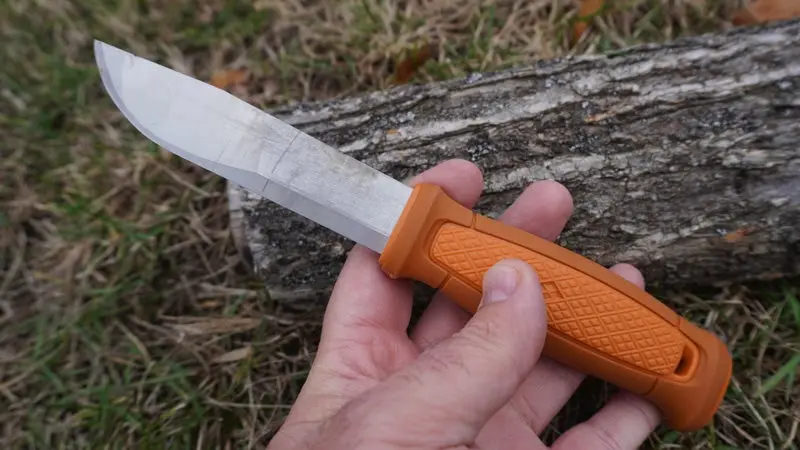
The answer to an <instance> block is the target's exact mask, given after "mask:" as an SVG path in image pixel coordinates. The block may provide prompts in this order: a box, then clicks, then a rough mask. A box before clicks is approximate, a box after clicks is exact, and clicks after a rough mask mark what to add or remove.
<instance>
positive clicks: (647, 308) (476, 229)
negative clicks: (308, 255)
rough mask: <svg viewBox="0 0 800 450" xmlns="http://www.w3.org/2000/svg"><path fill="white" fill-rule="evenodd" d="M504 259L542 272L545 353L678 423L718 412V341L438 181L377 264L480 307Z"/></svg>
mask: <svg viewBox="0 0 800 450" xmlns="http://www.w3.org/2000/svg"><path fill="white" fill-rule="evenodd" d="M503 258H517V259H521V260H524V261H526V262H528V263H529V264H531V266H533V268H534V269H535V270H536V272H537V274H538V276H539V280H540V282H541V285H542V290H543V292H544V297H545V303H546V306H547V315H548V332H547V339H546V341H545V346H544V354H545V355H546V356H548V357H550V358H552V359H555V360H557V361H559V362H562V363H563V364H566V365H568V366H570V367H573V368H575V369H577V370H580V371H582V372H584V373H587V374H589V375H593V376H595V377H598V378H601V379H603V380H606V381H609V382H611V383H613V384H615V385H617V386H619V387H621V388H623V389H626V390H628V391H630V392H633V393H636V394H640V395H643V396H645V397H646V398H648V399H649V400H650V401H652V402H653V403H654V404H655V405H656V406H657V407H659V408H660V409H661V411H662V413H663V415H664V419H665V421H666V423H667V424H668V425H669V426H671V427H673V428H675V429H678V430H693V429H697V428H700V427H702V426H704V425H706V424H707V423H708V422H709V421H710V420H711V419H712V418H713V415H714V413H715V412H716V410H717V408H718V407H719V404H720V402H721V401H722V398H723V396H724V393H725V390H726V388H727V386H728V381H729V379H730V374H731V369H732V368H731V364H732V362H731V358H730V355H729V353H728V351H727V349H726V347H725V345H724V344H723V343H722V342H721V341H720V340H719V339H717V338H716V337H715V336H713V335H712V334H710V333H708V332H706V331H704V330H701V329H699V328H697V327H695V326H694V325H692V324H691V323H689V322H688V321H686V320H684V319H682V318H681V317H679V316H678V315H677V314H675V313H674V312H672V311H671V310H670V309H669V308H667V307H666V306H665V305H663V304H662V303H660V302H658V301H657V300H656V299H655V298H653V297H652V296H650V295H648V294H647V293H646V292H645V291H643V290H641V289H639V288H638V287H636V286H634V285H633V284H631V283H629V282H627V281H626V280H624V279H622V278H621V277H619V276H617V275H616V274H614V273H613V272H611V271H609V270H607V269H605V268H604V267H602V266H600V265H598V264H596V263H594V262H591V261H589V260H588V259H586V258H583V257H581V256H579V255H577V254H575V253H573V252H571V251H569V250H566V249H564V248H563V247H560V246H558V245H556V244H554V243H552V242H549V241H546V240H544V239H541V238H539V237H537V236H534V235H531V234H529V233H525V232H524V231H522V230H519V229H516V228H513V227H510V226H508V225H505V224H503V223H501V222H498V221H495V220H492V219H489V218H486V217H483V216H481V215H478V214H475V213H474V212H472V211H471V210H469V209H467V208H464V207H463V206H461V205H460V204H458V203H456V202H455V201H453V200H452V199H450V198H449V197H448V196H447V195H446V194H445V193H444V192H443V191H442V190H441V188H439V187H437V186H433V185H419V186H417V187H415V189H414V193H413V194H412V196H411V199H410V200H409V203H408V205H407V206H406V208H405V210H404V212H403V215H402V216H401V218H400V220H399V221H398V224H397V226H396V228H395V230H394V232H393V233H392V236H390V239H389V242H388V243H387V246H386V248H385V250H384V253H383V254H382V255H381V260H380V263H381V267H382V268H383V270H384V271H385V272H386V273H387V274H388V275H389V276H392V277H402V278H411V279H414V280H418V281H421V282H424V283H426V284H428V285H429V286H432V287H435V288H438V289H440V290H442V291H443V292H445V293H446V294H447V295H448V297H449V298H450V299H451V300H453V301H454V302H456V303H458V304H459V305H460V306H461V307H462V308H464V309H466V310H467V311H470V312H474V311H475V310H476V308H477V306H478V304H479V302H480V298H481V285H482V280H483V275H484V273H485V272H486V271H487V270H488V269H489V268H490V267H491V266H492V265H494V264H495V263H496V262H497V261H499V260H501V259H503Z"/></svg>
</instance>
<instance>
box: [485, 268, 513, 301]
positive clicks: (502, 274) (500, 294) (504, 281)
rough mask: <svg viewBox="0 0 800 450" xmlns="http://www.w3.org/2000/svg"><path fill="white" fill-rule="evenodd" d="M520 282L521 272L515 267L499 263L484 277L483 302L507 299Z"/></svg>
mask: <svg viewBox="0 0 800 450" xmlns="http://www.w3.org/2000/svg"><path fill="white" fill-rule="evenodd" d="M518 284H519V272H518V271H517V269H515V268H514V267H512V266H510V265H507V264H504V263H498V264H495V265H494V266H493V267H492V268H490V269H489V270H487V271H486V275H484V278H483V299H482V301H481V303H497V302H502V301H504V300H507V299H508V298H509V297H511V295H512V294H513V293H514V291H516V290H517V285H518Z"/></svg>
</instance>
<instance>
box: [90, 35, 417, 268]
mask: <svg viewBox="0 0 800 450" xmlns="http://www.w3.org/2000/svg"><path fill="white" fill-rule="evenodd" d="M95 58H96V60H97V64H98V67H99V69H100V74H101V78H102V81H103V85H104V87H105V89H106V91H107V92H108V93H109V95H110V96H111V98H112V100H113V101H114V103H115V104H116V106H117V107H118V108H119V110H120V111H121V112H122V114H123V115H124V116H125V117H126V118H127V119H128V120H129V121H130V122H131V124H132V125H133V126H134V127H135V128H136V129H137V130H139V132H141V133H142V134H143V135H144V136H146V137H147V138H148V139H150V140H151V141H153V142H155V143H156V144H158V145H159V146H161V147H163V148H164V149H166V150H168V151H170V152H172V153H174V154H176V155H178V156H180V157H182V158H184V159H186V160H188V161H191V162H193V163H194V164H197V165H199V166H201V167H203V168H205V169H207V170H210V171H212V172H214V173H216V174H217V175H219V176H222V177H224V178H226V179H228V180H230V181H232V182H233V183H236V184H238V185H240V186H241V187H243V188H244V189H246V190H248V191H250V192H252V193H254V194H256V195H259V196H263V197H265V198H267V199H269V200H271V201H273V202H275V203H277V204H279V205H281V206H283V207H285V208H288V209H290V210H292V211H294V212H295V213H297V214H300V215H302V216H304V217H306V218H308V219H311V220H313V221H314V222H317V223H319V224H320V225H322V226H325V227H326V228H329V229H331V230H333V231H335V232H337V233H339V234H341V235H343V236H345V237H347V238H349V239H352V240H354V241H356V242H358V243H360V244H362V245H365V246H367V247H369V248H371V249H372V250H374V251H376V252H381V251H383V248H384V246H385V245H386V241H387V240H388V237H389V235H390V234H391V232H392V229H393V228H394V225H395V223H396V222H397V220H398V218H399V217H400V214H401V213H402V210H403V208H404V207H405V204H406V202H407V200H408V198H409V197H410V195H411V188H410V187H409V186H406V185H405V184H403V183H400V182H399V181H397V180H395V179H394V178H391V177H389V176H387V175H385V174H383V173H382V172H380V171H377V170H375V169H373V168H371V167H369V166H368V165H366V164H364V163H362V162H360V161H358V160H356V159H354V158H352V157H350V156H347V155H345V154H343V153H341V152H339V151H338V150H336V149H334V148H332V147H330V146H328V145H327V144H325V143H323V142H321V141H319V140H317V139H315V138H313V137H312V136H309V135H308V134H306V133H303V132H302V131H300V130H298V129H297V128H294V127H292V126H291V125H289V124H287V123H285V122H283V121H281V120H279V119H277V118H275V117H273V116H271V115H269V114H267V113H265V112H263V111H261V110H260V109H258V108H256V107H255V106H252V105H250V104H249V103H247V102H245V101H243V100H241V99H239V98H237V97H235V96H233V95H232V94H229V93H228V92H226V91H224V90H222V89H218V88H216V87H214V86H212V85H210V84H206V83H203V82H202V81H200V80H197V79H195V78H192V77H189V76H187V75H184V74H181V73H179V72H177V71H174V70H172V69H169V68H166V67H163V66H160V65H158V64H156V63H154V62H152V61H149V60H146V59H144V58H140V57H138V56H135V55H133V54H131V53H129V52H125V51H123V50H120V49H118V48H116V47H113V46H111V45H108V44H106V43H103V42H101V41H95Z"/></svg>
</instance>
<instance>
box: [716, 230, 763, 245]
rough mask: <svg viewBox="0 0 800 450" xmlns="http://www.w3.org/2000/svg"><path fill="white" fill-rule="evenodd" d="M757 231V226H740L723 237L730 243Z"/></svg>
mask: <svg viewBox="0 0 800 450" xmlns="http://www.w3.org/2000/svg"><path fill="white" fill-rule="evenodd" d="M755 231H756V227H744V228H739V229H738V230H734V231H731V232H730V233H728V234H726V235H725V236H723V237H722V239H725V242H727V243H729V244H734V243H736V242H739V241H741V240H742V239H744V238H745V236H748V235H750V234H753V233H754V232H755Z"/></svg>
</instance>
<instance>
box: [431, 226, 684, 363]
mask: <svg viewBox="0 0 800 450" xmlns="http://www.w3.org/2000/svg"><path fill="white" fill-rule="evenodd" d="M431 257H432V259H433V261H434V262H436V263H437V264H439V265H440V266H442V267H443V268H445V269H446V270H447V271H448V272H449V273H451V274H453V275H454V276H458V277H459V278H461V279H462V280H464V281H466V282H468V283H469V284H471V285H473V287H475V288H476V289H478V290H480V288H481V285H482V280H483V274H484V273H485V272H486V271H487V270H488V269H489V268H490V267H491V266H492V265H494V263H496V262H497V261H499V260H500V259H503V258H518V259H521V260H523V261H526V262H528V264H531V265H532V266H533V267H534V268H535V270H536V272H537V274H538V275H539V280H540V282H541V284H542V290H543V291H544V297H545V302H546V304H547V315H548V320H549V326H550V327H551V328H554V329H556V330H558V331H560V332H562V333H564V334H566V335H568V336H570V337H572V338H574V339H576V340H579V341H582V342H585V343H587V344H589V345H590V346H592V347H594V348H597V349H599V350H600V351H602V352H603V353H606V354H607V355H609V356H612V357H614V358H616V359H621V360H624V361H627V362H629V363H631V364H634V365H636V366H639V367H641V368H643V369H646V370H650V371H653V372H656V373H659V374H662V375H666V374H669V373H672V372H673V371H674V370H675V368H676V367H677V365H678V362H679V361H680V359H681V355H682V353H683V348H684V345H685V341H684V337H683V336H682V335H681V334H680V333H679V332H678V331H677V330H676V329H675V328H674V327H673V326H672V325H671V324H669V323H668V322H666V321H665V320H664V319H662V318H661V317H660V316H658V315H656V314H655V313H653V312H651V311H650V310H648V309H646V308H644V307H643V306H641V305H640V304H639V303H637V302H636V301H635V300H633V299H630V298H628V297H627V296H625V295H623V294H621V293H620V292H617V291H616V290H614V289H612V288H610V287H609V286H607V285H606V284H604V283H601V282H598V281H597V280H595V279H593V278H591V277H589V276H587V275H585V274H583V273H582V272H579V271H578V270H575V269H573V268H571V267H569V266H567V265H564V264H561V263H559V262H557V261H555V260H553V259H550V258H548V257H546V256H543V255H540V254H538V253H535V252H533V251H531V250H528V249H526V248H524V247H521V246H519V245H516V244H512V243H510V242H507V241H504V240H502V239H498V238H496V237H494V236H490V235H487V234H483V233H481V232H479V231H476V230H474V229H472V228H466V227H463V226H461V225H456V224H452V223H448V224H445V225H443V226H442V227H441V228H440V229H439V231H438V233H437V235H436V237H435V239H434V242H433V246H432V251H431Z"/></svg>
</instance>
